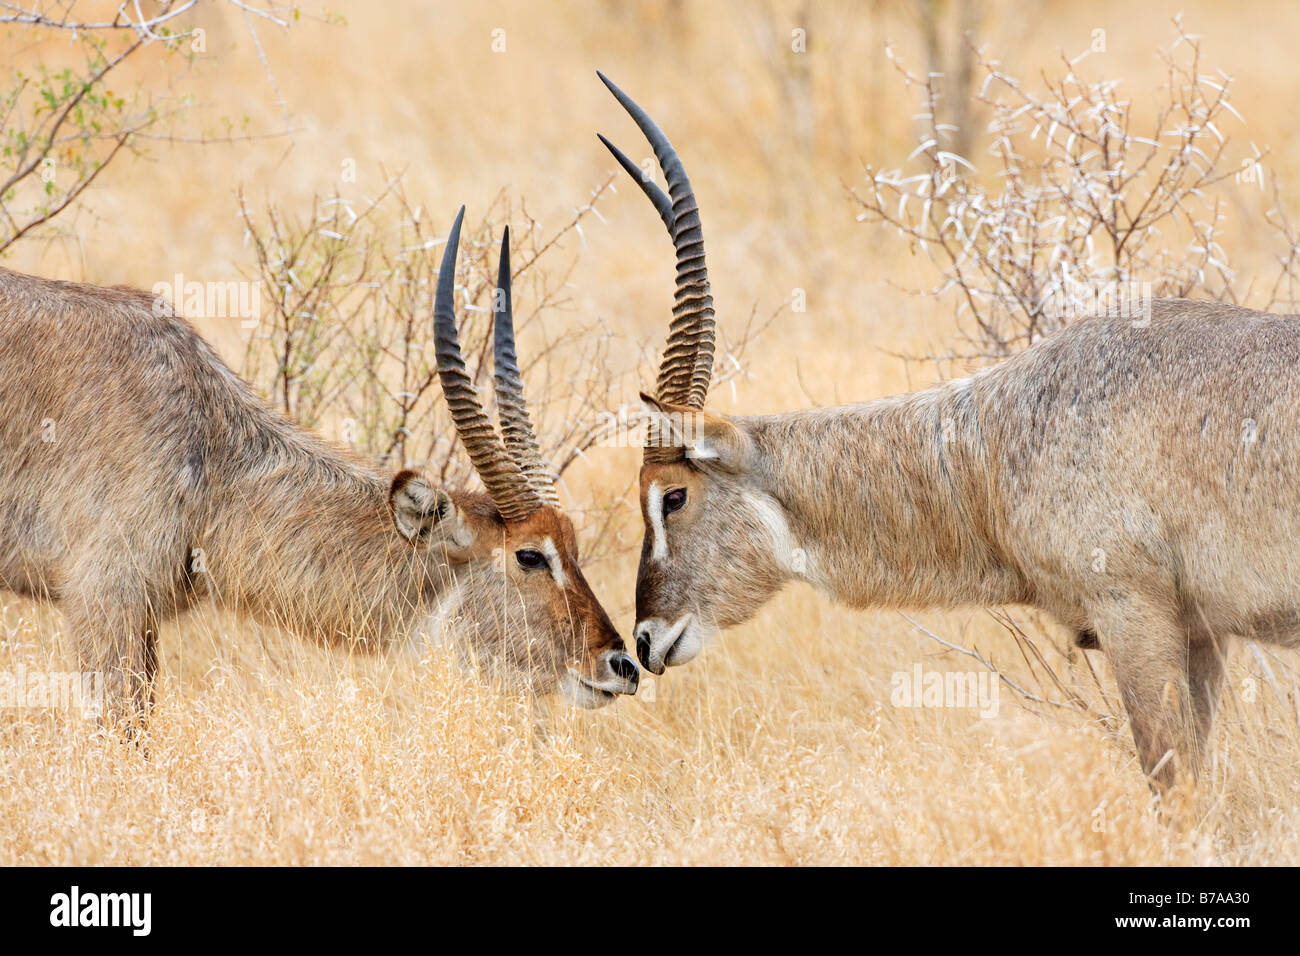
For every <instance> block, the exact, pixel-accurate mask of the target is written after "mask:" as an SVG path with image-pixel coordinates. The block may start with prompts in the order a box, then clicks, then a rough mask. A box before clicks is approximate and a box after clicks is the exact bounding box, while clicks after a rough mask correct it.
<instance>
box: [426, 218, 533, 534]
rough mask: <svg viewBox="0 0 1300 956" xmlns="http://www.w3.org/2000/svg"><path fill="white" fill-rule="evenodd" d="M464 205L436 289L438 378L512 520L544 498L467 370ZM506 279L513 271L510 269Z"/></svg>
mask: <svg viewBox="0 0 1300 956" xmlns="http://www.w3.org/2000/svg"><path fill="white" fill-rule="evenodd" d="M464 218H465V207H464V206H461V207H460V212H459V213H457V214H456V221H455V223H453V224H452V227H451V233H450V234H449V235H448V236H447V246H446V248H445V249H444V250H443V253H442V265H441V267H440V268H439V269H438V291H437V295H436V296H435V298H434V304H433V321H434V334H433V340H434V349H435V352H436V355H437V360H438V378H439V379H440V380H441V381H442V394H443V396H444V397H445V398H446V399H447V408H448V409H450V411H451V419H452V421H453V422H454V423H455V424H456V434H457V435H459V436H460V440H461V444H463V445H464V446H465V451H466V452H468V453H469V460H470V461H471V462H473V464H474V470H475V471H477V472H478V476H479V478H481V479H482V480H483V486H484V487H485V488H487V491H488V494H489V495H491V496H492V502H493V504H495V505H496V506H497V510H498V511H500V512H501V517H502V518H504V519H505V520H506V521H508V522H515V521H522V520H523V519H524V518H527V517H528V516H529V515H531V514H532V513H533V512H535V511H537V510H538V509H539V508H541V507H542V499H541V498H540V497H539V496H538V494H537V492H536V491H535V490H534V489H533V487H532V486H531V485H530V484H529V482H528V480H527V479H526V478H525V477H524V472H523V470H522V469H521V468H520V466H519V464H518V463H516V461H515V460H514V458H512V457H511V456H510V455H509V454H508V453H507V452H506V449H505V446H504V445H503V444H502V443H501V439H500V438H498V437H497V433H496V429H495V428H493V427H492V422H491V421H490V420H489V419H488V417H487V415H486V414H485V413H484V412H483V406H482V405H481V404H479V400H478V393H477V392H476V391H475V389H474V383H473V381H472V380H471V379H470V377H469V373H468V372H466V371H465V360H464V359H463V358H462V357H461V354H460V339H459V337H458V336H457V334H456V305H455V301H454V295H455V285H456V251H457V247H458V246H459V245H460V225H461V220H463V219H464ZM506 275H507V281H508V277H509V273H508V272H507V274H506Z"/></svg>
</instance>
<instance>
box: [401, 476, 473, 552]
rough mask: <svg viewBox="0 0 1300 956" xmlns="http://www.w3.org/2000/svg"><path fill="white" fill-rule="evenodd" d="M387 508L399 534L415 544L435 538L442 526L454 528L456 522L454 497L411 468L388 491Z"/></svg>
mask: <svg viewBox="0 0 1300 956" xmlns="http://www.w3.org/2000/svg"><path fill="white" fill-rule="evenodd" d="M388 506H389V507H390V508H391V509H392V512H393V524H395V525H396V526H397V531H398V533H399V534H400V535H401V536H402V537H403V538H406V539H407V540H408V541H410V542H411V543H412V544H418V543H425V542H428V541H429V540H431V539H432V538H433V532H434V529H435V528H437V527H438V525H439V524H444V525H446V526H452V525H454V524H456V523H457V521H456V517H457V515H456V504H455V502H453V501H452V500H451V495H449V494H447V492H445V491H443V490H442V489H441V488H434V487H433V486H432V485H430V484H429V483H428V482H427V481H425V480H424V479H423V478H421V477H420V476H419V475H417V474H416V473H415V472H413V471H411V470H410V469H406V470H404V471H400V472H398V473H397V474H396V475H394V476H393V484H392V486H391V487H390V488H389V489H388Z"/></svg>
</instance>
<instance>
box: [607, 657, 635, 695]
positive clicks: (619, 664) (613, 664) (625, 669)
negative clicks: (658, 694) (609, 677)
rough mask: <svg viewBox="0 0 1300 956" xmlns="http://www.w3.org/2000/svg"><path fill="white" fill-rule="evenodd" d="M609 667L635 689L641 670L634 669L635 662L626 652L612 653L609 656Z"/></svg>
mask: <svg viewBox="0 0 1300 956" xmlns="http://www.w3.org/2000/svg"><path fill="white" fill-rule="evenodd" d="M609 668H610V670H612V671H613V672H614V673H615V674H617V675H618V676H619V677H621V678H623V680H625V681H627V682H628V683H629V684H631V685H632V689H633V690H636V685H637V682H638V681H640V679H641V672H640V671H639V670H637V669H636V662H635V661H634V660H632V658H630V657H628V656H627V655H626V654H612V655H610V658H609Z"/></svg>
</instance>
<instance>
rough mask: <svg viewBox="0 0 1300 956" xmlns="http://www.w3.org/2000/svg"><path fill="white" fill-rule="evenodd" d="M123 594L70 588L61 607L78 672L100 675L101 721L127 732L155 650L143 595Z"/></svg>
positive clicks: (143, 706)
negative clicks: (71, 641) (71, 590)
mask: <svg viewBox="0 0 1300 956" xmlns="http://www.w3.org/2000/svg"><path fill="white" fill-rule="evenodd" d="M133 596H134V595H133ZM125 597H126V596H125V595H123V594H122V593H121V592H115V593H113V594H112V595H109V596H104V595H102V594H96V593H86V594H80V593H77V594H70V595H67V596H66V597H65V598H64V601H63V613H64V617H65V618H66V620H67V624H68V629H69V631H70V632H71V634H72V636H73V638H74V640H75V641H76V644H77V665H78V667H79V668H80V670H81V671H82V673H83V674H96V673H98V674H102V675H103V677H102V681H103V684H102V686H103V688H104V710H103V714H102V720H103V722H104V723H105V725H107V726H117V727H120V728H121V729H122V730H124V731H125V732H126V734H127V735H128V736H132V735H133V734H134V731H135V730H136V728H137V727H138V725H139V723H140V722H141V721H142V720H143V719H144V716H145V713H146V710H147V709H148V704H149V702H150V700H151V698H152V686H151V685H152V678H153V671H154V669H155V668H156V666H157V650H156V647H154V646H153V644H154V638H153V634H154V627H153V622H152V615H150V614H149V612H148V607H147V604H146V602H145V599H144V595H143V594H140V595H139V596H138V597H137V598H136V599H135V600H128V599H124V598H125Z"/></svg>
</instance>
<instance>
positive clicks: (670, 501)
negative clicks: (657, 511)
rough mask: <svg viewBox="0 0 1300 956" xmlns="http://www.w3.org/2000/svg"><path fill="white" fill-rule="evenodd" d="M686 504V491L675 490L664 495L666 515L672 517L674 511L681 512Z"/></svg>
mask: <svg viewBox="0 0 1300 956" xmlns="http://www.w3.org/2000/svg"><path fill="white" fill-rule="evenodd" d="M684 504H686V489H685V488H674V489H673V490H672V491H670V492H668V494H666V495H664V514H666V515H670V514H672V513H673V512H674V511H681V509H682V505H684Z"/></svg>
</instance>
